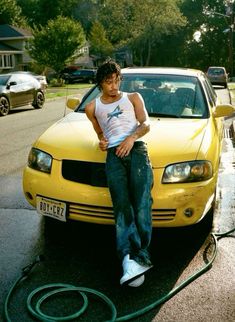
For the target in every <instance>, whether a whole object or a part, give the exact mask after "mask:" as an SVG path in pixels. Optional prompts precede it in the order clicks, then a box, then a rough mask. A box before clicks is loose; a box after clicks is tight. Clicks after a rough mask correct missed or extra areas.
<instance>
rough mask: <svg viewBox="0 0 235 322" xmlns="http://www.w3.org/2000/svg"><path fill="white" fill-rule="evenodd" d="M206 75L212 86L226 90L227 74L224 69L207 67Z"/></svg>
mask: <svg viewBox="0 0 235 322" xmlns="http://www.w3.org/2000/svg"><path fill="white" fill-rule="evenodd" d="M206 74H207V77H208V78H209V80H210V82H211V84H212V85H221V86H224V87H225V88H227V86H228V74H227V72H226V69H225V68H224V67H217V66H212V67H209V68H208V70H207V73H206Z"/></svg>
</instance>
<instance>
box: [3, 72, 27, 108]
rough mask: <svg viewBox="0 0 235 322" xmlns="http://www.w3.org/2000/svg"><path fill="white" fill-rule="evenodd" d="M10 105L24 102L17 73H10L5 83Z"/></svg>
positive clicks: (20, 104) (13, 105) (18, 104)
mask: <svg viewBox="0 0 235 322" xmlns="http://www.w3.org/2000/svg"><path fill="white" fill-rule="evenodd" d="M7 88H8V91H9V97H10V101H11V106H12V107H17V106H22V105H23V104H24V103H23V102H24V91H23V86H22V81H21V79H20V77H19V76H18V75H12V76H11V77H10V78H9V80H8V83H7Z"/></svg>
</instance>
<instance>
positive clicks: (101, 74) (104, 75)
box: [96, 59, 121, 89]
mask: <svg viewBox="0 0 235 322" xmlns="http://www.w3.org/2000/svg"><path fill="white" fill-rule="evenodd" d="M112 74H116V75H117V77H118V76H121V67H120V66H119V65H118V64H117V63H116V62H115V61H113V60H112V59H109V60H107V61H105V62H104V63H103V64H102V65H101V66H100V67H99V68H98V69H97V73H96V83H97V85H98V87H99V89H102V86H101V83H102V82H103V81H104V80H106V79H108V78H109V77H110V76H111V75H112Z"/></svg>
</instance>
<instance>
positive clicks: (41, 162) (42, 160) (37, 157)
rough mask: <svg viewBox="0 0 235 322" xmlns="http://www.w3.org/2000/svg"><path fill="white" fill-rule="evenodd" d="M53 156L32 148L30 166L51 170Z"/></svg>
mask: <svg viewBox="0 0 235 322" xmlns="http://www.w3.org/2000/svg"><path fill="white" fill-rule="evenodd" d="M51 164H52V157H51V155H50V154H48V153H46V152H43V151H41V150H38V149H35V148H32V149H31V151H30V153H29V157H28V166H29V167H30V168H32V169H35V170H39V171H42V172H47V173H50V172H51Z"/></svg>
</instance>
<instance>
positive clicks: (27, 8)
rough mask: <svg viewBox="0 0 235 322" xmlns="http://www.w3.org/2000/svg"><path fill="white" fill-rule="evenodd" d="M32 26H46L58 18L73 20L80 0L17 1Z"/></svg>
mask: <svg viewBox="0 0 235 322" xmlns="http://www.w3.org/2000/svg"><path fill="white" fill-rule="evenodd" d="M17 3H18V5H19V6H20V7H21V9H22V12H23V14H24V15H25V16H26V17H27V19H28V22H29V24H30V25H31V26H33V25H36V26H39V25H46V24H47V22H48V21H49V20H52V19H55V18H56V17H58V16H60V15H61V16H63V17H69V18H72V17H73V16H74V15H73V12H74V10H75V9H76V7H77V5H78V3H79V0H17Z"/></svg>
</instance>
